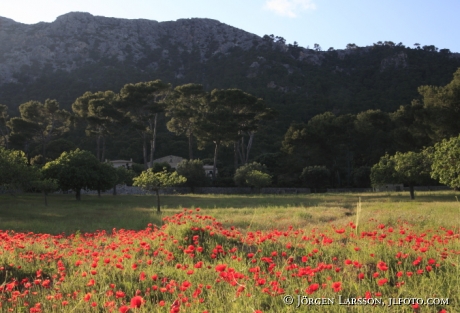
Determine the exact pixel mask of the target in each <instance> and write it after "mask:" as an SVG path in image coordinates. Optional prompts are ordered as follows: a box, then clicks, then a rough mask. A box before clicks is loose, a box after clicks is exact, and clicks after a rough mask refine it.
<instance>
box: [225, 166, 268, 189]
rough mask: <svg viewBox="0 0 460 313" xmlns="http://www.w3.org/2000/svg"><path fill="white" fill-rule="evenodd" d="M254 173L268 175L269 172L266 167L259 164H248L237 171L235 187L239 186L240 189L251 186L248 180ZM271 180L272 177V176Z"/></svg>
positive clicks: (234, 177)
mask: <svg viewBox="0 0 460 313" xmlns="http://www.w3.org/2000/svg"><path fill="white" fill-rule="evenodd" d="M252 171H259V172H261V173H264V174H267V175H268V170H267V167H266V166H265V165H263V164H260V163H257V162H253V163H248V164H246V165H243V166H241V167H239V168H238V169H237V170H236V172H235V175H234V176H233V180H234V182H235V185H237V186H238V187H242V186H250V185H248V183H247V182H246V179H247V177H248V174H249V173H250V172H252ZM270 180H271V176H270Z"/></svg>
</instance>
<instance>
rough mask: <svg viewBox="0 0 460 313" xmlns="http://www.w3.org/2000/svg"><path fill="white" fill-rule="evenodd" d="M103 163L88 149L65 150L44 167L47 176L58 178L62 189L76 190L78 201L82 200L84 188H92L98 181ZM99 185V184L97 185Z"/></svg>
mask: <svg viewBox="0 0 460 313" xmlns="http://www.w3.org/2000/svg"><path fill="white" fill-rule="evenodd" d="M100 167H101V163H100V162H99V161H98V160H97V158H96V157H95V156H94V155H93V154H92V153H91V152H88V151H84V150H80V149H77V150H74V151H70V152H64V153H62V154H61V156H60V157H59V158H57V159H56V160H54V161H51V162H48V163H46V164H45V166H44V167H43V174H44V177H45V178H52V179H56V180H57V182H58V185H59V188H61V189H62V190H69V189H71V190H73V191H75V193H76V195H75V197H76V199H77V201H80V200H81V190H82V189H92V188H93V187H95V182H98V181H99V179H100V177H99V175H98V174H99V173H100V172H101V171H100ZM96 187H97V186H96Z"/></svg>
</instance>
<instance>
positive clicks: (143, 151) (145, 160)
mask: <svg viewBox="0 0 460 313" xmlns="http://www.w3.org/2000/svg"><path fill="white" fill-rule="evenodd" d="M145 137H146V133H145V132H144V133H143V134H142V155H143V157H144V169H148V165H147V140H146V139H147V138H145Z"/></svg>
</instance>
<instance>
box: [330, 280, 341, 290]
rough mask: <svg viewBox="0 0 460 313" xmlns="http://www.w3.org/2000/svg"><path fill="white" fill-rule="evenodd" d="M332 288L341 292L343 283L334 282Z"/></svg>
mask: <svg viewBox="0 0 460 313" xmlns="http://www.w3.org/2000/svg"><path fill="white" fill-rule="evenodd" d="M332 289H334V292H339V291H340V290H342V283H341V282H339V281H338V282H334V283H332Z"/></svg>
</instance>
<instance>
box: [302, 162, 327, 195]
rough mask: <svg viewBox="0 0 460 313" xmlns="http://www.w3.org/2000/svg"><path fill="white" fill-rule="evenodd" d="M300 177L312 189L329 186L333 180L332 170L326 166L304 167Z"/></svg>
mask: <svg viewBox="0 0 460 313" xmlns="http://www.w3.org/2000/svg"><path fill="white" fill-rule="evenodd" d="M300 178H301V179H302V180H303V181H304V183H305V185H306V186H307V187H308V188H311V189H314V190H316V189H323V188H327V187H328V186H329V184H330V180H331V172H330V171H329V170H328V169H327V167H325V166H318V165H315V166H307V167H305V168H304V169H303V171H302V174H301V175H300Z"/></svg>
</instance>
